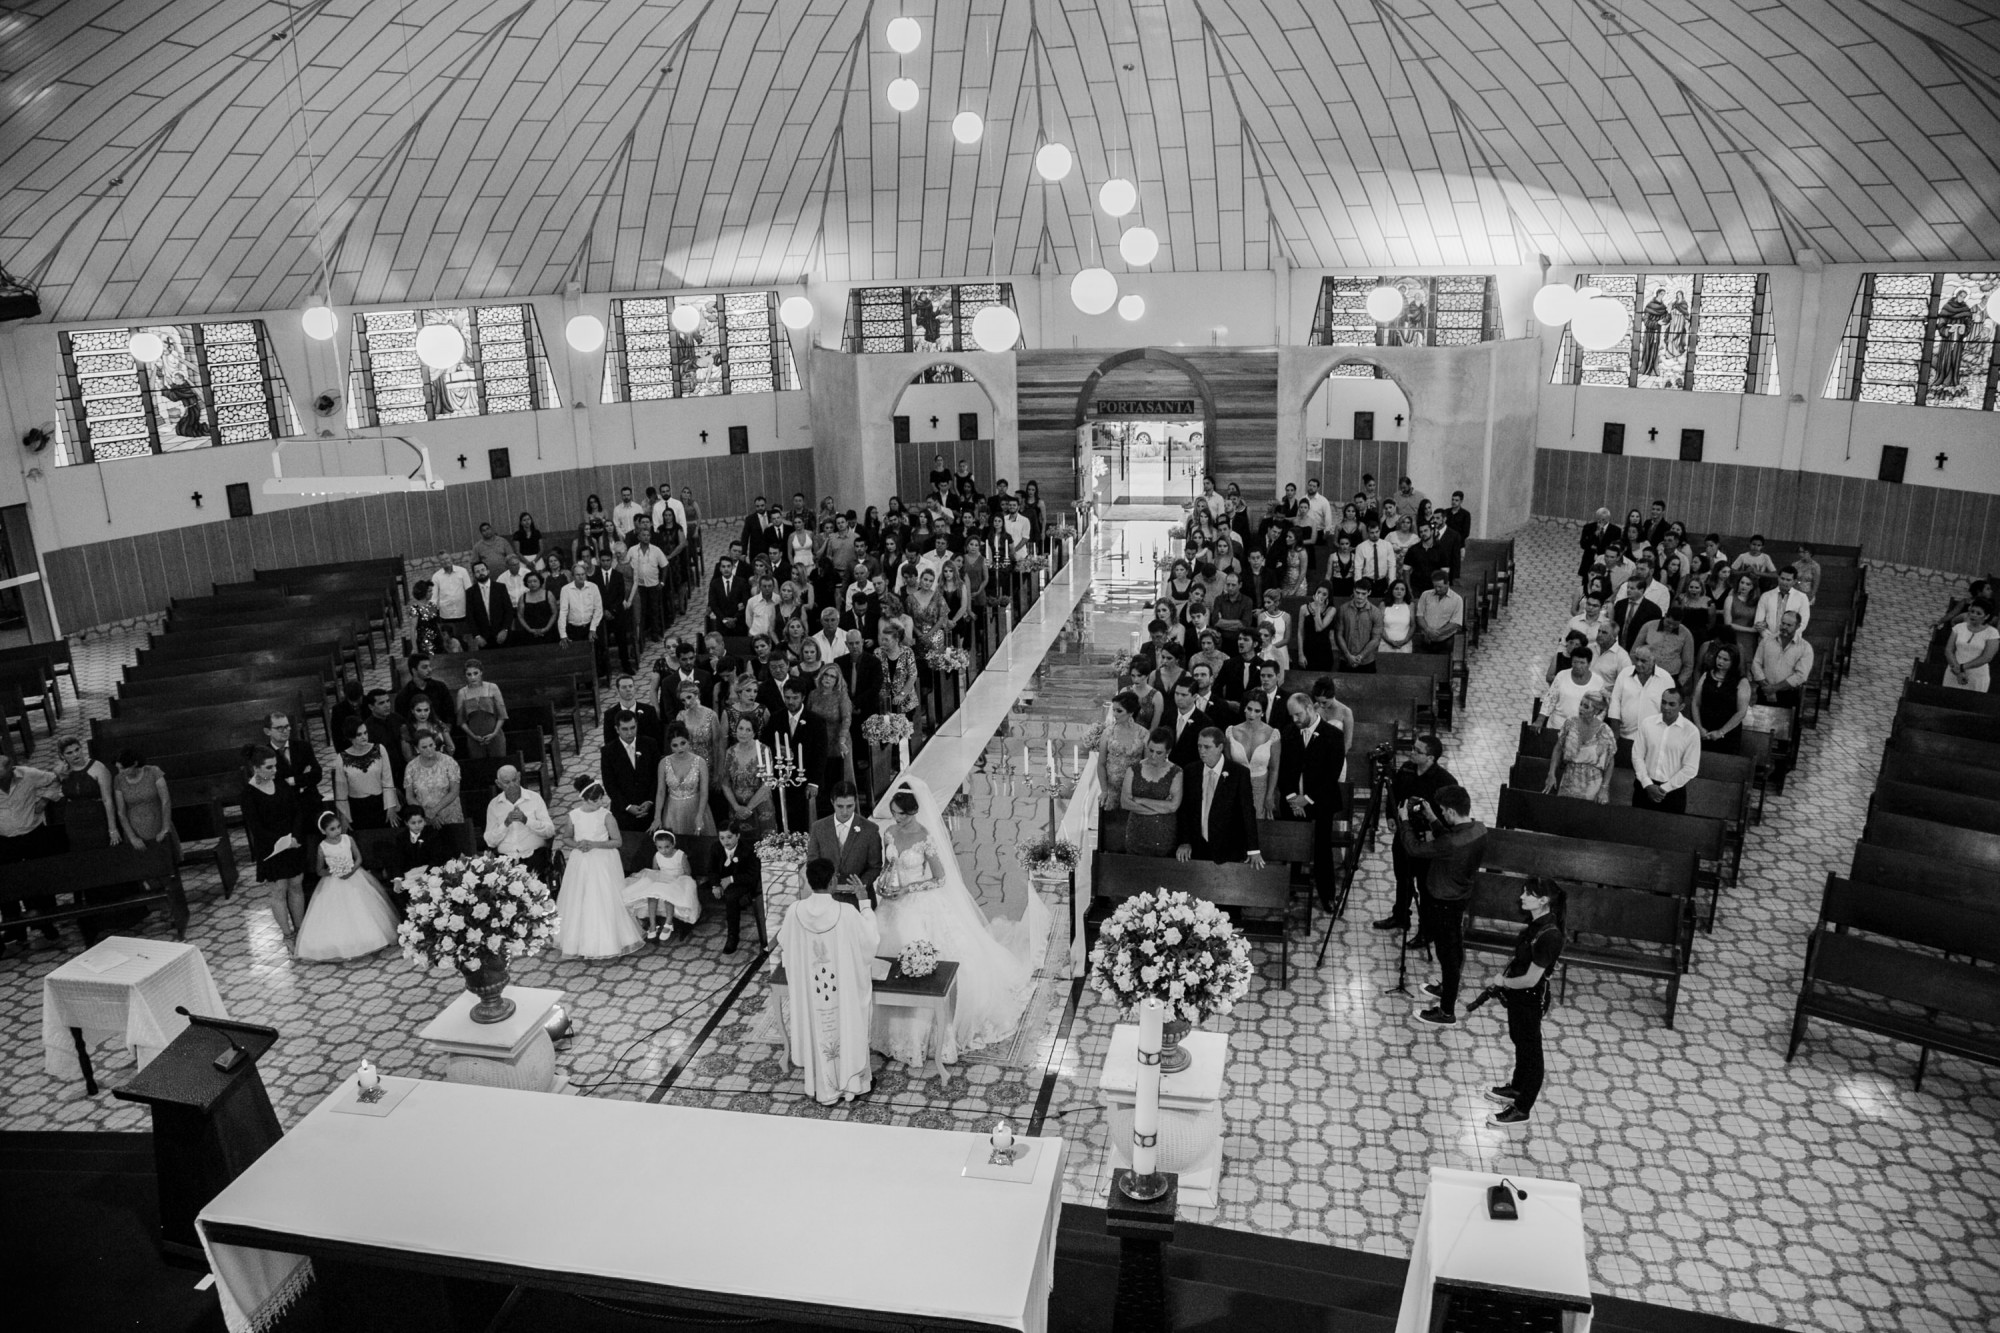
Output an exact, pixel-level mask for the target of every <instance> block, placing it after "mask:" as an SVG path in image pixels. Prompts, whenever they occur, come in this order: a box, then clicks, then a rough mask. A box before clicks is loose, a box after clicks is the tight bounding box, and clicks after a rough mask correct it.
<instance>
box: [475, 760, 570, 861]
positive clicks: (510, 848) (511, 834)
mask: <svg viewBox="0 0 2000 1333" xmlns="http://www.w3.org/2000/svg"><path fill="white" fill-rule="evenodd" d="M493 776H494V780H495V781H496V782H498V783H499V784H500V790H499V791H498V792H497V793H495V794H494V797H493V799H492V800H491V801H489V802H487V804H486V845H487V846H488V847H490V848H492V849H493V850H494V851H496V852H498V853H500V855H502V856H508V857H512V858H513V859H514V860H516V861H525V862H527V863H528V868H529V869H530V870H533V871H534V872H535V873H536V874H538V875H542V876H547V875H548V873H549V842H550V840H551V839H553V838H554V837H555V836H556V824H555V821H554V820H553V819H550V818H549V807H548V806H547V805H545V804H544V803H543V802H542V798H541V797H540V796H538V795H536V794H535V793H534V792H531V791H529V790H528V789H527V788H526V787H523V786H522V785H521V770H520V769H518V768H516V767H514V766H513V765H512V764H505V765H502V766H501V769H500V771H499V772H498V773H496V774H494V775H493Z"/></svg>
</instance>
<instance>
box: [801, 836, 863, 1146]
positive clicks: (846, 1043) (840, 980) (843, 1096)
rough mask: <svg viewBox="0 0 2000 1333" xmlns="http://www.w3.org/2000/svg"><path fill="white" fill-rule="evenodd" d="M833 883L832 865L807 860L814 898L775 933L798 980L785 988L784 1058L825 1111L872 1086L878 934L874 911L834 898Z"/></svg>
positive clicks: (803, 902)
mask: <svg viewBox="0 0 2000 1333" xmlns="http://www.w3.org/2000/svg"><path fill="white" fill-rule="evenodd" d="M834 882H835V878H834V873H833V867H832V866H831V865H829V864H828V863H827V862H825V861H823V860H810V859H809V860H808V861H807V862H806V883H807V884H808V885H809V886H810V887H811V888H812V893H811V895H810V896H808V897H805V898H802V899H800V900H799V901H798V902H795V903H793V904H792V905H791V906H790V907H788V908H786V909H785V921H784V924H783V925H782V926H780V927H779V929H778V948H779V951H780V952H781V954H782V955H783V958H784V963H785V970H786V972H787V974H788V975H790V976H794V977H797V978H798V979H799V980H798V981H797V982H795V983H793V984H792V986H791V987H790V988H789V989H788V991H787V1002H786V1012H785V1022H784V1029H785V1033H786V1047H787V1058H789V1059H790V1061H791V1062H792V1064H793V1065H794V1066H796V1067H798V1068H801V1069H803V1070H804V1071H805V1090H806V1095H807V1096H809V1097H811V1098H812V1099H813V1100H814V1101H816V1102H818V1103H819V1104H821V1105H822V1106H832V1105H833V1104H835V1103H836V1102H845V1101H851V1100H852V1099H854V1098H855V1097H859V1096H864V1095H866V1094H867V1093H868V1091H869V1090H870V1089H871V1088H873V1086H874V1075H873V1062H872V1057H871V1055H870V1052H869V1031H870V1026H871V1023H872V1021H873V1018H874V1012H875V1001H874V981H873V979H872V978H873V972H872V968H873V966H874V957H875V950H876V948H877V947H878V946H879V945H880V944H881V933H880V931H879V930H878V929H877V928H876V925H875V912H874V910H873V908H872V906H871V907H870V908H868V909H867V910H863V909H861V908H857V907H856V906H854V904H853V897H852V895H842V894H835V893H831V892H830V891H829V890H830V889H831V888H832V886H833V884H834ZM807 978H811V984H810V985H808V984H807Z"/></svg>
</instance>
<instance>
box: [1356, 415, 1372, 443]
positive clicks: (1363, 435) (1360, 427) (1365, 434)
mask: <svg viewBox="0 0 2000 1333" xmlns="http://www.w3.org/2000/svg"><path fill="white" fill-rule="evenodd" d="M1354 438H1355V439H1357V440H1372V439H1374V438H1375V414H1374V413H1373V412H1356V413H1355V414H1354Z"/></svg>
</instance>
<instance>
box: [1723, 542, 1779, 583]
mask: <svg viewBox="0 0 2000 1333" xmlns="http://www.w3.org/2000/svg"><path fill="white" fill-rule="evenodd" d="M1729 567H1730V568H1731V569H1732V570H1735V571H1736V572H1737V573H1739V574H1749V575H1752V576H1753V577H1754V576H1756V575H1758V574H1775V573H1777V572H1778V566H1777V565H1776V564H1775V563H1774V562H1773V561H1772V559H1771V557H1770V556H1768V555H1766V554H1764V534H1763V533H1761V532H1759V533H1756V534H1754V535H1753V536H1752V537H1751V538H1750V549H1749V550H1747V551H1745V552H1744V553H1743V554H1742V555H1739V556H1737V557H1736V558H1735V559H1734V560H1732V561H1730V562H1729Z"/></svg>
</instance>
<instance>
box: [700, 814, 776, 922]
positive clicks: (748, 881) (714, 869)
mask: <svg viewBox="0 0 2000 1333" xmlns="http://www.w3.org/2000/svg"><path fill="white" fill-rule="evenodd" d="M749 831H750V830H749V829H748V828H747V827H746V826H745V825H744V824H742V823H740V822H739V821H737V820H733V819H732V820H730V821H729V822H728V823H726V824H724V825H723V826H722V827H721V828H720V829H718V830H717V831H716V835H715V845H714V846H713V847H712V848H710V849H709V853H708V864H707V865H706V866H704V867H703V868H702V876H701V883H702V886H703V887H704V888H706V889H707V890H708V891H709V893H710V894H712V895H713V896H714V897H716V898H718V899H720V900H721V902H722V911H723V921H724V922H725V923H726V924H727V926H728V930H729V935H728V938H727V939H725V940H724V941H723V945H722V952H724V953H726V954H729V953H735V952H736V949H737V941H738V937H739V936H740V934H741V933H742V922H743V907H744V904H746V903H751V904H756V905H757V908H758V910H759V911H762V910H763V906H762V904H763V888H764V874H763V867H762V866H761V865H759V864H758V862H757V852H756V849H754V848H753V847H751V845H750V840H749V838H748V837H747V836H746V834H748V833H749ZM760 929H761V927H760Z"/></svg>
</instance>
